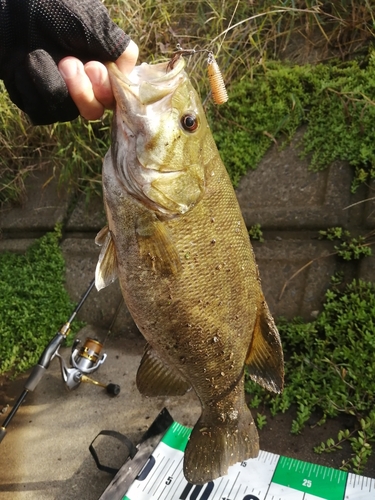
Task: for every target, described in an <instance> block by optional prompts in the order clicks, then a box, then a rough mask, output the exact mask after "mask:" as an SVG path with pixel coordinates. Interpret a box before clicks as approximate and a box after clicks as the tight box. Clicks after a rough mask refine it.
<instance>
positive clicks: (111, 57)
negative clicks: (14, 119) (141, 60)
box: [0, 0, 137, 125]
mask: <svg viewBox="0 0 375 500" xmlns="http://www.w3.org/2000/svg"><path fill="white" fill-rule="evenodd" d="M1 9H2V10H1V16H0V79H2V80H4V83H5V86H6V88H7V90H8V93H9V95H10V98H11V99H12V101H13V102H14V103H15V104H16V105H17V106H18V107H19V108H21V109H22V110H23V111H25V112H26V113H27V114H28V115H29V117H30V118H31V120H32V122H33V123H34V124H36V125H41V124H48V123H54V122H56V121H70V120H73V119H74V118H76V117H77V116H78V115H79V112H80V111H81V112H82V113H83V114H84V116H86V117H88V118H92V117H97V116H98V115H100V114H101V113H100V111H101V110H102V108H100V105H101V106H103V108H104V107H106V106H110V105H111V99H112V96H111V92H110V89H109V86H108V77H107V76H106V70H105V67H104V66H102V65H99V63H98V61H100V62H102V63H104V62H107V61H118V65H119V67H120V69H122V67H123V66H122V65H123V64H125V70H124V71H126V72H127V71H129V70H130V68H131V67H132V66H134V64H135V60H136V55H135V54H136V53H137V49H135V48H134V46H135V44H130V38H129V37H128V36H127V35H126V34H125V33H124V32H123V31H122V30H121V29H120V28H119V27H118V26H117V25H116V24H114V23H113V22H112V21H111V19H110V17H109V14H108V11H107V9H106V8H105V7H104V6H103V4H102V2H101V1H100V0H80V1H79V2H77V0H1ZM128 46H129V47H128ZM135 47H136V46H135ZM127 49H129V50H127ZM131 54H133V55H131ZM67 56H69V57H70V62H69V59H68V62H63V61H62V60H63V59H65V58H66V57H67ZM72 57H73V58H77V59H78V60H79V61H81V62H79V63H78V62H77V59H76V62H75V63H74V64H73V67H74V65H75V67H76V68H77V70H76V71H75V77H73V78H72V72H71V69H72V66H71V65H72V61H74V59H72ZM92 61H96V62H92ZM60 62H61V68H62V72H63V73H65V77H63V76H62V74H61V73H60V71H59V69H58V64H59V63H60ZM84 64H86V67H85V70H84V71H82V67H83V65H84ZM64 68H65V71H64ZM69 68H70V76H69ZM103 68H104V69H103ZM73 73H74V71H73ZM85 75H86V76H87V77H88V80H89V82H91V83H90V84H88V80H87V79H85V78H86V76H85ZM65 81H66V83H65ZM90 85H91V91H90ZM85 88H86V90H84V89H85ZM68 89H69V91H70V92H72V97H71V95H70V94H69V91H68ZM90 92H91V96H90ZM76 103H77V105H76ZM90 103H91V105H90ZM99 103H100V105H99Z"/></svg>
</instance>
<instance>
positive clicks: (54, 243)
mask: <svg viewBox="0 0 375 500" xmlns="http://www.w3.org/2000/svg"><path fill="white" fill-rule="evenodd" d="M60 237H61V234H60V231H59V229H57V230H56V231H54V232H52V233H47V234H46V235H45V236H43V237H42V238H40V239H39V240H37V241H36V242H35V243H34V244H33V245H32V246H31V247H30V248H29V249H28V250H27V252H26V253H25V254H24V255H18V254H14V253H8V252H7V253H2V254H0V309H1V315H0V374H3V373H6V372H12V373H13V374H17V373H20V372H22V371H25V370H27V369H28V368H29V367H30V366H32V365H34V364H35V363H36V362H37V360H38V358H39V356H40V354H41V353H42V352H43V350H44V348H45V347H46V345H47V344H48V342H49V341H50V340H51V339H52V337H53V336H54V335H55V333H56V332H57V331H58V329H59V328H60V327H61V326H62V325H63V324H64V323H65V322H66V321H67V320H68V318H69V317H70V315H71V313H72V311H73V304H72V303H71V301H70V299H69V296H68V294H67V292H66V290H65V288H64V275H65V263H64V259H63V256H62V253H61V250H60V247H59V239H60ZM81 326H82V323H80V322H75V323H73V325H72V330H73V332H74V331H77V330H78V328H80V327H81Z"/></svg>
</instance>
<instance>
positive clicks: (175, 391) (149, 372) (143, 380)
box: [136, 344, 190, 396]
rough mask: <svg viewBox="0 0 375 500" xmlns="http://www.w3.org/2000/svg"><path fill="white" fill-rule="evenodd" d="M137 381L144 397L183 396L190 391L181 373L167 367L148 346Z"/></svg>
mask: <svg viewBox="0 0 375 500" xmlns="http://www.w3.org/2000/svg"><path fill="white" fill-rule="evenodd" d="M136 380H137V387H138V390H139V392H140V393H141V394H143V395H144V396H182V395H183V394H185V393H186V392H187V391H188V390H189V389H190V384H189V383H188V382H187V381H186V380H185V379H184V378H183V377H182V376H181V375H180V373H179V372H178V371H177V370H173V369H172V368H170V367H169V366H168V365H166V364H165V363H164V362H163V361H162V360H161V359H160V358H159V357H158V356H157V354H156V353H155V352H154V351H153V349H152V348H151V347H150V346H149V345H148V344H147V346H146V348H145V352H144V354H143V358H142V361H141V364H140V366H139V368H138V372H137V378H136Z"/></svg>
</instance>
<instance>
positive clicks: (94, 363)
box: [0, 279, 120, 443]
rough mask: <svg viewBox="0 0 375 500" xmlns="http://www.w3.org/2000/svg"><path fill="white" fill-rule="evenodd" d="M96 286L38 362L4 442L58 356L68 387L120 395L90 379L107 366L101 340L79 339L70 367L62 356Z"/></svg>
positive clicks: (0, 434) (114, 388)
mask: <svg viewBox="0 0 375 500" xmlns="http://www.w3.org/2000/svg"><path fill="white" fill-rule="evenodd" d="M94 284H95V279H93V280H92V281H91V283H90V285H89V286H88V288H87V289H86V291H85V292H84V294H83V295H82V297H81V299H80V300H79V302H78V304H77V306H76V308H75V309H74V311H73V313H72V315H71V316H70V318H69V319H68V321H67V322H66V323H65V324H64V325H63V326H62V327H61V328H60V330H59V331H58V332H57V333H56V335H55V336H54V337H53V339H52V340H51V341H50V342H49V344H48V345H47V346H46V348H45V349H44V351H43V353H42V355H41V356H40V358H39V361H38V363H37V364H36V365H35V366H34V368H33V369H32V371H31V373H30V375H29V377H28V379H27V381H26V383H25V386H24V390H23V391H22V393H21V395H20V396H19V398H18V399H17V401H16V403H15V405H14V406H13V408H12V410H11V412H10V413H9V415H8V417H7V418H6V419H5V420H4V422H3V425H2V426H1V427H0V443H1V441H2V440H3V439H4V437H5V435H6V432H7V431H6V429H7V427H8V425H9V424H10V422H11V420H12V419H13V417H14V415H15V414H16V413H17V411H18V409H19V408H20V406H21V405H22V403H23V402H24V401H25V398H26V396H27V395H28V393H29V392H32V391H34V390H35V388H36V387H37V385H38V384H39V382H40V381H41V379H42V378H43V375H44V374H45V373H46V371H47V369H48V367H49V365H50V363H51V361H52V360H53V359H54V357H57V358H58V359H59V361H60V368H61V375H62V378H63V380H64V383H65V386H66V387H67V388H68V389H70V390H72V389H76V388H77V387H78V385H79V384H80V383H81V382H89V383H92V384H95V385H98V386H100V387H104V388H105V389H106V391H107V392H108V394H110V395H113V396H117V395H118V394H119V392H120V386H119V385H117V384H112V383H111V384H108V385H105V384H102V383H100V382H97V381H96V380H94V379H92V378H90V377H88V376H87V375H88V374H91V373H92V372H94V371H95V370H97V369H98V368H99V366H100V365H102V364H103V363H104V361H105V359H106V357H107V355H106V354H102V355H101V351H102V348H103V344H101V343H100V342H99V341H98V340H96V339H92V338H90V337H87V338H86V340H85V342H84V343H82V342H81V341H80V340H79V339H76V340H75V341H74V343H73V347H72V353H71V356H70V364H71V366H70V367H69V366H68V365H67V364H66V362H65V361H64V359H63V358H62V357H61V355H60V353H59V349H60V346H61V345H62V343H63V342H64V340H65V339H66V338H67V336H68V335H69V333H70V325H71V323H72V322H73V320H74V319H75V317H76V316H77V313H78V311H79V310H80V309H81V307H82V306H83V304H84V302H85V301H86V299H87V297H88V296H89V294H90V292H91V290H92V289H93V287H94Z"/></svg>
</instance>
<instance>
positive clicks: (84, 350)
mask: <svg viewBox="0 0 375 500" xmlns="http://www.w3.org/2000/svg"><path fill="white" fill-rule="evenodd" d="M102 349H103V344H101V343H100V342H99V341H98V340H96V339H92V338H90V337H87V338H86V340H85V343H84V344H82V341H81V340H79V339H76V340H75V341H74V344H73V347H72V354H71V356H70V364H71V367H70V368H69V367H68V366H67V364H66V362H65V361H64V359H63V358H62V357H61V356H60V354H59V353H58V352H57V353H56V356H57V357H58V358H59V361H60V367H61V375H62V378H63V380H64V382H65V386H66V387H67V388H68V389H69V390H73V389H76V388H77V387H78V386H79V384H80V383H81V382H89V383H91V384H95V385H98V386H100V387H104V388H105V389H106V391H107V392H108V394H111V395H112V396H117V395H118V394H119V392H120V386H119V385H117V384H108V385H105V384H102V383H100V382H97V381H96V380H94V379H92V378H90V377H88V376H87V375H89V374H90V375H91V373H93V372H94V371H96V370H97V369H98V368H99V366H101V365H102V364H103V363H104V361H105V360H106V358H107V354H105V353H104V354H101V352H102Z"/></svg>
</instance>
